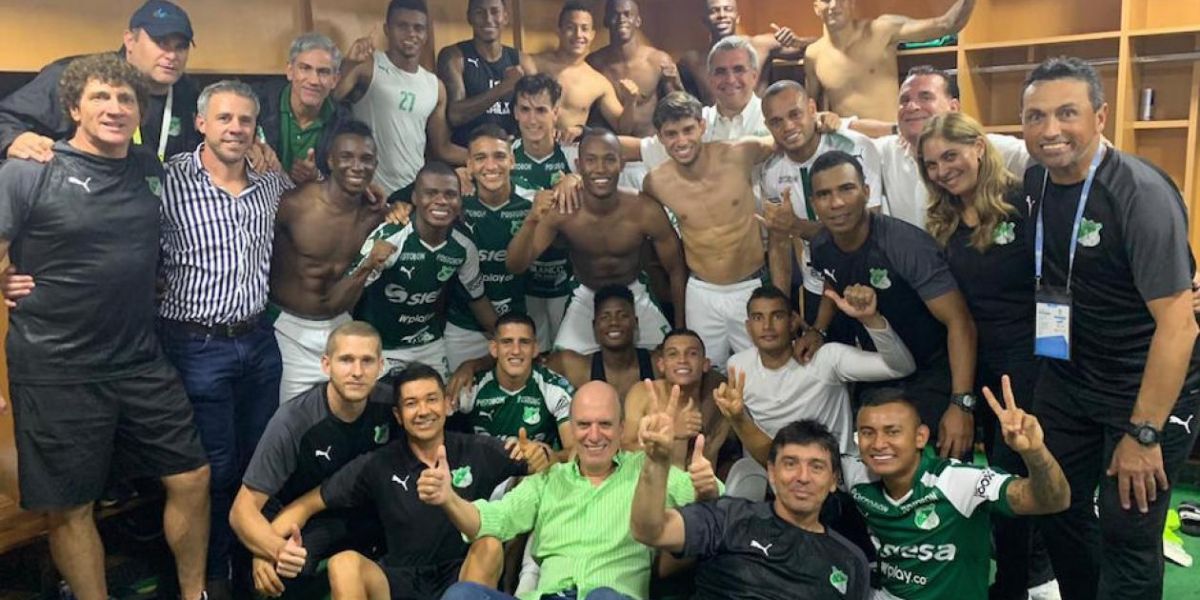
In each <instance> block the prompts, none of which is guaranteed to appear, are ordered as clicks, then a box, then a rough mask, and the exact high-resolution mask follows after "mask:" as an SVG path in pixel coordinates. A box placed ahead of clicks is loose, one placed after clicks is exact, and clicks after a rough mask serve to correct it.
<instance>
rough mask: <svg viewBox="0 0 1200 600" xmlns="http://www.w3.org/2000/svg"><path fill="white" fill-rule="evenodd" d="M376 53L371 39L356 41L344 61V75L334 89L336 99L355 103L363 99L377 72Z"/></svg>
mask: <svg viewBox="0 0 1200 600" xmlns="http://www.w3.org/2000/svg"><path fill="white" fill-rule="evenodd" d="M374 51H375V50H374V47H373V46H372V45H371V40H370V39H369V38H362V39H358V40H355V41H354V44H352V45H351V46H350V51H349V52H347V53H346V58H345V59H344V60H343V61H342V75H341V77H340V78H339V79H338V82H337V86H335V87H334V88H333V97H334V99H336V100H339V101H342V102H348V103H353V102H357V101H358V100H359V98H362V95H363V94H365V93H366V91H367V87H369V86H370V85H371V76H372V74H374V72H375V57H374Z"/></svg>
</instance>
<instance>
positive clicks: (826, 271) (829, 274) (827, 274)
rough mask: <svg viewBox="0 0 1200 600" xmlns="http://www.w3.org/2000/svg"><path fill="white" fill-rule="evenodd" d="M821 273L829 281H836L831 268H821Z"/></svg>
mask: <svg viewBox="0 0 1200 600" xmlns="http://www.w3.org/2000/svg"><path fill="white" fill-rule="evenodd" d="M821 273H822V274H823V275H825V277H826V278H827V279H829V280H830V281H832V282H834V283H837V276H836V275H834V274H833V269H822V270H821Z"/></svg>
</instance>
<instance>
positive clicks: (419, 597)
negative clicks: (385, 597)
mask: <svg viewBox="0 0 1200 600" xmlns="http://www.w3.org/2000/svg"><path fill="white" fill-rule="evenodd" d="M462 564H463V561H462V560H452V561H450V562H444V563H442V564H439V565H428V566H422V567H389V566H388V565H385V564H383V563H382V562H380V563H379V568H381V569H383V575H384V577H387V582H388V591H389V592H390V593H391V596H392V600H424V599H426V598H441V597H442V594H443V593H445V592H446V588H449V587H450V586H452V585H454V584H455V583H458V572H459V571H461V570H462Z"/></svg>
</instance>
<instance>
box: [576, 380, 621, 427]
mask: <svg viewBox="0 0 1200 600" xmlns="http://www.w3.org/2000/svg"><path fill="white" fill-rule="evenodd" d="M585 404H586V405H588V406H591V407H596V406H597V405H602V404H608V405H609V406H610V410H612V412H613V414H615V415H617V422H618V423H619V422H621V420H622V419H624V418H625V415H624V414H623V412H624V407H622V406H621V394H620V393H618V392H617V388H615V387H613V386H612V384H610V383H608V382H607V381H589V382H587V383H585V384H583V385H582V386H579V389H577V390H575V397H574V398H572V399H571V414H572V415H574V414H575V412H576V407H579V406H583V405H585Z"/></svg>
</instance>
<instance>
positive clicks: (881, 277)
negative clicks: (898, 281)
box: [871, 269, 892, 290]
mask: <svg viewBox="0 0 1200 600" xmlns="http://www.w3.org/2000/svg"><path fill="white" fill-rule="evenodd" d="M871 287H874V288H875V289H877V290H886V289H888V288H890V287H892V280H891V279H888V272H887V269H871Z"/></svg>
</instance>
